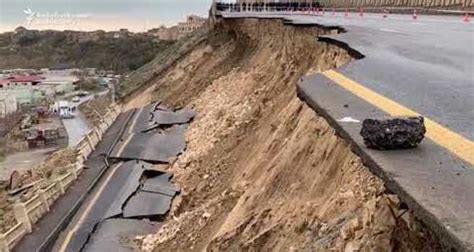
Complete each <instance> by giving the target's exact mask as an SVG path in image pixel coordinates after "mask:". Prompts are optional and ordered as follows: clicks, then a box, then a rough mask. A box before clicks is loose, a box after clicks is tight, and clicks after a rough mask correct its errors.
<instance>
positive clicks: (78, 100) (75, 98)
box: [72, 96, 81, 102]
mask: <svg viewBox="0 0 474 252" xmlns="http://www.w3.org/2000/svg"><path fill="white" fill-rule="evenodd" d="M80 101H81V98H80V97H79V96H74V97H73V98H72V102H80Z"/></svg>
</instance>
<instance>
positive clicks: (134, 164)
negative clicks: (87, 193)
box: [58, 160, 178, 251]
mask: <svg viewBox="0 0 474 252" xmlns="http://www.w3.org/2000/svg"><path fill="white" fill-rule="evenodd" d="M151 168H152V165H151V164H148V163H145V162H141V161H136V160H133V161H128V162H124V163H119V164H116V165H115V166H113V167H111V168H110V171H109V175H108V176H110V179H109V180H108V181H109V182H108V183H106V184H105V185H104V186H103V188H100V187H99V188H96V189H95V190H96V191H95V192H93V193H92V195H97V194H98V197H97V198H96V199H93V198H91V199H89V201H87V202H85V204H84V205H83V206H81V209H79V211H78V214H77V215H76V216H75V217H74V219H73V221H72V222H71V223H72V224H71V226H70V227H69V228H73V227H76V230H77V231H75V232H74V234H73V236H72V237H71V239H70V240H69V241H68V244H67V250H68V251H80V250H82V249H83V248H85V247H90V246H91V249H95V248H96V246H99V245H100V244H102V243H100V242H99V241H100V239H99V238H97V235H98V236H99V237H101V236H107V237H112V236H114V237H115V233H114V232H112V233H107V232H109V231H110V230H111V229H108V228H105V229H104V228H103V224H104V223H106V221H107V220H109V219H111V218H114V219H125V218H127V217H134V218H137V217H143V218H149V219H154V218H155V217H161V215H164V214H166V213H167V212H168V211H169V208H170V206H171V201H172V199H173V197H174V196H175V195H176V194H177V191H178V189H176V187H174V186H173V185H172V184H171V182H170V179H171V177H172V175H171V174H167V173H164V172H161V171H155V170H152V169H151ZM150 179H151V182H148V180H150ZM146 182H148V183H149V184H153V185H157V183H158V182H159V183H161V184H162V185H163V186H165V188H164V189H163V190H164V192H169V191H170V190H171V189H173V188H174V189H176V190H177V191H175V193H174V194H173V196H168V195H165V194H159V193H153V192H142V191H141V189H140V188H141V187H142V186H143V184H145V183H146ZM101 187H102V186H101ZM143 193H145V194H152V195H151V196H150V195H146V196H149V197H145V198H143V197H142V194H143ZM169 194H171V193H169ZM91 201H93V205H91V207H90V209H88V208H89V205H90V204H92V203H91ZM132 206H134V207H132ZM135 206H136V207H135ZM129 209H131V210H129ZM126 213H127V214H126ZM128 213H130V214H128ZM124 217H125V218H124ZM79 220H81V221H80V222H79ZM114 223H115V222H114ZM110 225H112V224H110V223H109V224H107V225H106V227H109V226H110ZM68 231H69V230H66V232H65V233H64V234H63V236H62V238H61V239H60V240H59V241H62V240H63V239H65V238H66V236H67V233H68ZM112 231H113V230H112ZM94 241H95V242H94ZM91 242H92V243H91ZM110 242H111V241H110ZM59 243H61V242H59ZM115 244H119V241H116V242H115ZM58 246H59V245H58ZM101 246H102V245H101ZM87 251H89V249H87ZM92 251H95V250H92Z"/></svg>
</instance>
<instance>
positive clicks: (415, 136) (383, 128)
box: [360, 116, 426, 150]
mask: <svg viewBox="0 0 474 252" xmlns="http://www.w3.org/2000/svg"><path fill="white" fill-rule="evenodd" d="M425 133H426V128H425V124H424V119H423V117H422V116H416V117H394V118H384V119H371V118H369V119H365V120H364V121H363V122H362V130H361V132H360V134H361V136H362V137H363V138H364V143H365V145H366V146H367V147H369V148H372V149H379V150H390V149H407V148H413V147H416V146H417V145H418V144H419V143H420V142H421V140H423V138H424V136H425Z"/></svg>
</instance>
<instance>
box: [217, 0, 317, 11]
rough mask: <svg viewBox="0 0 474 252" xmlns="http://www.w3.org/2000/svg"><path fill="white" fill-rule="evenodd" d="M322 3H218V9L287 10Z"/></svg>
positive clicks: (313, 6)
mask: <svg viewBox="0 0 474 252" xmlns="http://www.w3.org/2000/svg"><path fill="white" fill-rule="evenodd" d="M319 7H320V4H319V2H317V1H313V2H308V1H295V2H267V3H263V2H259V3H245V2H244V3H221V2H217V3H216V9H217V10H218V11H231V12H240V11H248V10H251V11H265V10H271V11H287V10H298V9H305V8H319Z"/></svg>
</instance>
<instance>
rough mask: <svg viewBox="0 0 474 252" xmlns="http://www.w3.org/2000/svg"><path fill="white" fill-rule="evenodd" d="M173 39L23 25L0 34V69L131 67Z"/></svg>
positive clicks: (121, 68)
mask: <svg viewBox="0 0 474 252" xmlns="http://www.w3.org/2000/svg"><path fill="white" fill-rule="evenodd" d="M173 43H174V42H172V41H159V40H157V39H156V38H155V37H153V36H151V35H149V34H146V33H131V32H128V31H127V30H125V29H122V30H120V31H117V32H105V31H101V30H99V31H94V32H78V31H51V30H46V31H37V30H27V29H24V28H22V27H20V28H17V29H16V30H15V32H7V33H2V34H0V59H1V60H0V69H12V68H55V67H65V66H67V67H71V68H73V67H74V68H75V67H78V68H84V67H92V68H99V69H107V70H114V71H116V72H117V73H124V72H128V71H133V70H136V69H138V68H139V67H141V66H142V65H144V64H146V63H148V62H149V61H151V60H152V59H153V58H154V57H155V56H156V54H157V53H159V52H161V51H163V50H165V49H166V48H167V47H169V46H170V45H171V44H173Z"/></svg>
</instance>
